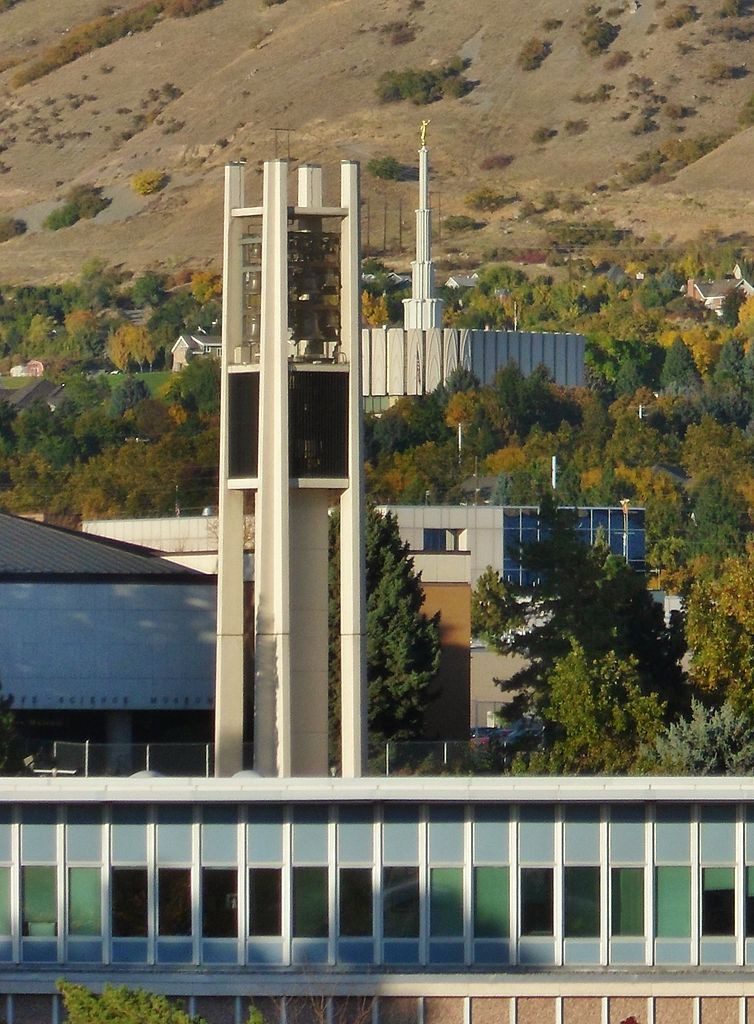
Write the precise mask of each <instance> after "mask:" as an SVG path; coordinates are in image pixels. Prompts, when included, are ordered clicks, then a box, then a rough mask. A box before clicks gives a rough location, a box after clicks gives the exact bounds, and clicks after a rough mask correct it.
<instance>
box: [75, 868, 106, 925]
mask: <svg viewBox="0 0 754 1024" xmlns="http://www.w3.org/2000/svg"><path fill="white" fill-rule="evenodd" d="M68 934H69V935H101V934H102V872H101V871H100V869H99V868H69V869H68Z"/></svg>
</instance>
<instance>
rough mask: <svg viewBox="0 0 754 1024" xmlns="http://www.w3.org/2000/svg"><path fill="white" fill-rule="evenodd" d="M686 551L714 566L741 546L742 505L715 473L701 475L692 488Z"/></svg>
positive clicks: (738, 496)
mask: <svg viewBox="0 0 754 1024" xmlns="http://www.w3.org/2000/svg"><path fill="white" fill-rule="evenodd" d="M692 509H693V511H692V513H691V526H690V528H689V533H688V541H689V552H690V554H691V555H692V556H695V557H699V558H703V559H705V560H706V562H707V563H708V564H709V565H710V567H714V566H716V565H719V563H720V562H721V561H722V560H723V559H724V558H727V557H728V556H729V555H735V554H737V553H738V552H740V551H741V549H742V548H743V537H744V534H743V525H742V524H743V517H744V512H745V505H744V501H743V499H742V497H741V495H740V494H739V493H738V491H736V490H734V488H733V487H732V486H731V485H730V483H728V482H727V481H726V482H723V481H722V480H720V479H718V478H717V477H716V476H704V477H702V479H701V480H699V481H698V483H697V484H696V486H695V488H694V498H693V502H692Z"/></svg>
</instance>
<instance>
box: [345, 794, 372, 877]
mask: <svg viewBox="0 0 754 1024" xmlns="http://www.w3.org/2000/svg"><path fill="white" fill-rule="evenodd" d="M373 859H374V813H373V811H372V808H371V807H368V806H364V807H341V808H340V812H339V820H338V860H339V861H340V862H341V863H344V862H348V861H357V862H358V861H362V862H364V861H366V862H367V863H368V864H371V862H372V860H373Z"/></svg>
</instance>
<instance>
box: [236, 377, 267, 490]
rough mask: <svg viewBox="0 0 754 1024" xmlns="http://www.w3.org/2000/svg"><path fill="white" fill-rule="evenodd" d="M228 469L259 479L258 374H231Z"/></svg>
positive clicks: (241, 475)
mask: <svg viewBox="0 0 754 1024" xmlns="http://www.w3.org/2000/svg"><path fill="white" fill-rule="evenodd" d="M228 409H229V428H230V429H229V431H228V437H229V441H228V470H229V473H230V476H231V477H244V476H252V477H253V476H256V475H257V471H258V465H259V374H258V373H230V374H228Z"/></svg>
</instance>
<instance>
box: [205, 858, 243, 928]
mask: <svg viewBox="0 0 754 1024" xmlns="http://www.w3.org/2000/svg"><path fill="white" fill-rule="evenodd" d="M202 935H203V936H204V937H205V938H206V939H234V938H236V937H237V935H238V872H237V871H236V870H235V869H234V868H202Z"/></svg>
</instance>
